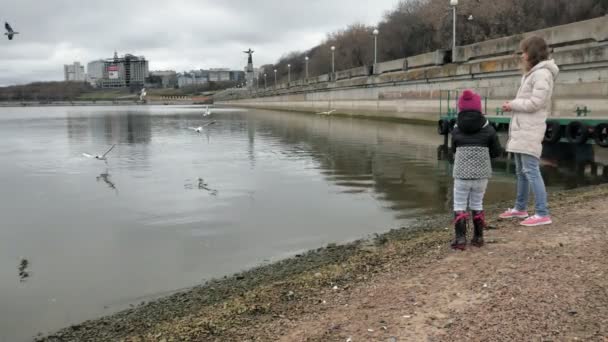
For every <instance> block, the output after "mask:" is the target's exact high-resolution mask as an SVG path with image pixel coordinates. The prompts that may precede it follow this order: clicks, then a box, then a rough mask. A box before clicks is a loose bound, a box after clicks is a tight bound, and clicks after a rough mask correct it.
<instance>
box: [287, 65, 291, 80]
mask: <svg viewBox="0 0 608 342" xmlns="http://www.w3.org/2000/svg"><path fill="white" fill-rule="evenodd" d="M287 83H291V64H287Z"/></svg>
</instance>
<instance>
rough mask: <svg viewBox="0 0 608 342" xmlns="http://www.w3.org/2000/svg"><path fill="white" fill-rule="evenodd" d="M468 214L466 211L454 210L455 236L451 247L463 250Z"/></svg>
mask: <svg viewBox="0 0 608 342" xmlns="http://www.w3.org/2000/svg"><path fill="white" fill-rule="evenodd" d="M468 218H469V214H468V213H467V212H466V211H455V212H454V233H455V238H454V241H452V244H451V246H452V249H458V250H461V251H464V250H465V249H466V248H467V219H468Z"/></svg>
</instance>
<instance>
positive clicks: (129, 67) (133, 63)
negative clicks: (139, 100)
mask: <svg viewBox="0 0 608 342" xmlns="http://www.w3.org/2000/svg"><path fill="white" fill-rule="evenodd" d="M148 74H149V71H148V61H147V60H146V58H145V57H143V56H134V55H131V54H126V55H124V56H123V57H118V54H117V53H116V52H114V58H111V59H106V60H104V67H103V77H102V78H101V80H99V81H98V82H97V83H98V84H99V85H100V86H101V87H102V88H140V87H143V86H144V84H145V81H146V77H148Z"/></svg>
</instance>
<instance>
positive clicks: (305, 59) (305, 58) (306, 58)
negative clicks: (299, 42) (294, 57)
mask: <svg viewBox="0 0 608 342" xmlns="http://www.w3.org/2000/svg"><path fill="white" fill-rule="evenodd" d="M308 60H309V58H308V56H306V57H304V61H305V62H306V79H308Z"/></svg>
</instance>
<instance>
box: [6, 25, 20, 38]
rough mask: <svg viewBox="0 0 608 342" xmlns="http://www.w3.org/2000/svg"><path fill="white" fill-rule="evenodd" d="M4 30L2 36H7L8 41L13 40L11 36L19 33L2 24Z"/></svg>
mask: <svg viewBox="0 0 608 342" xmlns="http://www.w3.org/2000/svg"><path fill="white" fill-rule="evenodd" d="M4 28H5V29H6V32H5V33H4V35H5V36H8V40H13V36H14V35H16V34H19V32H15V31H13V28H12V27H11V25H9V23H7V22H4Z"/></svg>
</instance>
